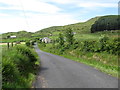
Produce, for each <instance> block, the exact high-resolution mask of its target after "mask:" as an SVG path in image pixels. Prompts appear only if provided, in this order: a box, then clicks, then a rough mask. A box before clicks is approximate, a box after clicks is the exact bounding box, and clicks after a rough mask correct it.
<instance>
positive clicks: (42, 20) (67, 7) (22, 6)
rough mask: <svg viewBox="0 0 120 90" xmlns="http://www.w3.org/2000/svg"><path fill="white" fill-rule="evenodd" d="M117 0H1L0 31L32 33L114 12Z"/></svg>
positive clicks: (116, 9)
mask: <svg viewBox="0 0 120 90" xmlns="http://www.w3.org/2000/svg"><path fill="white" fill-rule="evenodd" d="M118 2H119V0H1V1H0V24H1V26H0V29H1V30H0V33H5V32H17V31H20V30H26V31H30V32H35V31H38V30H40V29H43V28H47V27H50V26H60V25H67V24H73V23H78V22H83V21H87V20H89V19H90V18H93V17H96V16H104V15H117V14H118Z"/></svg>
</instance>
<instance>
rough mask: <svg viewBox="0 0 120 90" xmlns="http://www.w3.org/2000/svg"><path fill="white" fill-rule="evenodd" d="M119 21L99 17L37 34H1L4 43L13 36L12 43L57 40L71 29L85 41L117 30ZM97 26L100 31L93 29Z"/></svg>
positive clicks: (51, 28)
mask: <svg viewBox="0 0 120 90" xmlns="http://www.w3.org/2000/svg"><path fill="white" fill-rule="evenodd" d="M117 20H118V15H107V16H99V17H95V18H91V19H90V20H88V21H86V22H79V23H75V24H70V25H65V26H52V27H48V28H44V29H42V30H39V31H37V32H35V33H32V32H27V31H19V32H8V33H4V34H0V36H1V35H2V38H3V41H4V42H8V41H9V40H7V39H5V38H6V37H7V36H12V35H15V36H17V38H16V39H17V40H12V41H18V40H20V41H21V40H23V38H24V40H27V39H29V40H30V39H33V38H42V37H50V38H51V39H56V38H57V37H58V35H59V33H64V32H65V31H66V30H67V28H71V29H72V30H73V32H75V33H76V35H75V37H76V38H77V39H78V38H83V39H85V38H89V39H90V38H95V37H93V34H91V32H96V31H97V32H98V31H104V30H107V29H110V30H115V29H114V28H116V27H117V24H116V21H117ZM103 21H104V22H103ZM96 23H97V24H96ZM108 23H109V25H108ZM95 25H96V26H97V27H99V29H98V28H93V27H95ZM107 25H108V26H107ZM115 25H116V26H115ZM119 26H120V25H119ZM103 27H107V28H105V29H103ZM109 27H110V28H109ZM111 27H112V28H111ZM113 27H114V28H113ZM116 29H118V30H120V28H116ZM83 34H85V35H83ZM86 34H89V35H88V37H86ZM90 34H91V35H90ZM101 34H102V33H101ZM94 35H95V34H94ZM96 35H97V34H96ZM96 37H97V36H96ZM24 40H23V41H24Z"/></svg>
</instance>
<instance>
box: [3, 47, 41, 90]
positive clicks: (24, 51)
mask: <svg viewBox="0 0 120 90" xmlns="http://www.w3.org/2000/svg"><path fill="white" fill-rule="evenodd" d="M38 67H39V61H38V56H37V54H36V53H35V52H34V50H33V49H31V48H29V47H26V46H25V45H17V46H14V47H12V48H10V49H8V50H3V51H2V81H3V82H2V88H3V89H4V88H31V87H32V82H33V80H34V79H35V76H36V73H37V68H38Z"/></svg>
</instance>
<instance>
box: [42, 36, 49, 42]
mask: <svg viewBox="0 0 120 90" xmlns="http://www.w3.org/2000/svg"><path fill="white" fill-rule="evenodd" d="M42 42H44V43H50V42H51V39H50V38H48V37H44V38H42Z"/></svg>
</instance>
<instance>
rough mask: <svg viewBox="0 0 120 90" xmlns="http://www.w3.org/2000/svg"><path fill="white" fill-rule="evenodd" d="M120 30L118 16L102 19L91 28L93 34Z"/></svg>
mask: <svg viewBox="0 0 120 90" xmlns="http://www.w3.org/2000/svg"><path fill="white" fill-rule="evenodd" d="M106 30H107V31H111V30H120V18H119V16H117V15H109V16H103V17H100V18H99V19H98V20H97V21H95V23H94V24H93V25H92V27H91V32H92V33H94V32H98V31H106Z"/></svg>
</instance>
